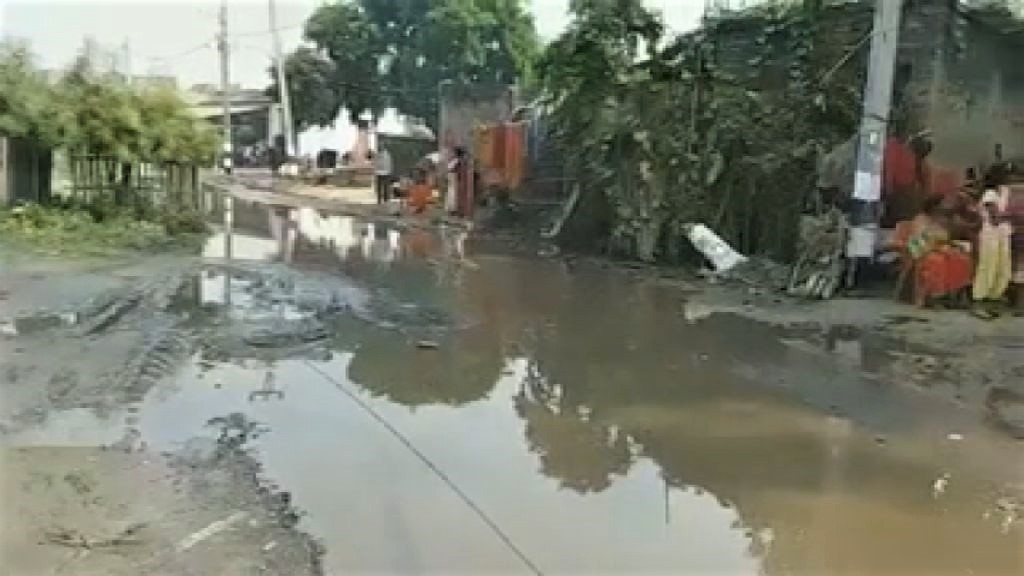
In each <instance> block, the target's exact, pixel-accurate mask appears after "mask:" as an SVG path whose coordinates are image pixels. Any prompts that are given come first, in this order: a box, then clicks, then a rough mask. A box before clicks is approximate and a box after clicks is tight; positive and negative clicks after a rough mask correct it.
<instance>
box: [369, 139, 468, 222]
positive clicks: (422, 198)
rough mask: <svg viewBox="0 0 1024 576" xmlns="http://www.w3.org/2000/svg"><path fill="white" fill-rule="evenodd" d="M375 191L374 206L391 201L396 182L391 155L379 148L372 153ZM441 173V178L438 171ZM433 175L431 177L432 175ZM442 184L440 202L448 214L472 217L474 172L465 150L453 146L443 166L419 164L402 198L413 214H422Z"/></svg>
mask: <svg viewBox="0 0 1024 576" xmlns="http://www.w3.org/2000/svg"><path fill="white" fill-rule="evenodd" d="M371 160H372V161H373V170H374V189H375V191H376V196H377V203H378V204H384V203H386V202H389V201H390V200H391V199H392V196H393V191H394V189H395V184H396V182H398V179H397V178H396V177H395V174H394V163H393V161H392V158H391V154H390V152H389V151H388V150H387V149H385V148H381V149H379V150H377V152H376V153H374V154H373V156H372V158H371ZM442 170H443V172H444V178H443V179H442V178H440V177H439V176H440V174H439V172H441V171H442ZM431 173H433V174H431ZM441 181H443V183H444V189H443V191H441V194H440V196H441V200H442V204H443V207H444V210H445V212H446V213H447V214H451V215H456V216H460V217H462V218H469V217H471V216H472V214H473V203H474V194H473V192H474V188H475V185H476V172H475V170H474V169H473V164H472V162H471V160H470V156H469V153H468V152H467V151H466V149H465V148H462V147H456V148H454V149H453V150H452V152H451V157H450V158H449V159H448V161H447V163H446V164H445V165H444V166H437V165H433V164H431V165H429V166H428V165H427V163H424V162H421V163H419V164H417V165H416V166H415V167H414V168H413V170H412V175H411V179H409V181H408V182H407V183H406V184H405V185H403V186H400V188H401V195H402V197H403V198H404V199H405V200H406V203H407V205H408V206H409V208H411V209H412V210H413V212H415V213H420V212H423V211H424V210H425V209H426V207H427V206H428V205H430V203H431V202H433V185H434V184H436V183H438V182H441Z"/></svg>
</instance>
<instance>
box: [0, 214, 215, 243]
mask: <svg viewBox="0 0 1024 576" xmlns="http://www.w3.org/2000/svg"><path fill="white" fill-rule="evenodd" d="M136 216H137V214H136V213H135V211H132V210H127V209H123V208H117V207H114V206H106V207H103V206H99V205H92V206H89V207H88V208H86V207H79V206H73V205H69V206H53V207H44V206H39V205H37V204H27V205H24V206H18V207H15V208H11V209H3V210H0V236H2V237H3V238H4V240H5V242H10V243H15V244H23V245H25V246H27V247H29V248H31V249H35V250H39V251H42V252H46V253H52V254H59V253H63V254H72V255H82V254H97V255H101V254H109V253H115V252H120V251H125V250H144V251H148V250H156V249H166V248H174V247H179V248H194V247H195V246H196V244H197V243H198V241H199V238H200V236H199V235H198V234H192V233H191V232H198V231H199V230H196V229H195V227H194V226H193V227H192V228H191V229H187V230H186V229H172V227H171V226H170V225H167V224H166V223H161V222H157V221H151V220H145V219H139V218H137V217H136ZM163 217H167V218H174V219H179V218H182V217H181V216H180V215H173V216H172V214H171V212H170V211H168V212H167V214H165V215H157V219H160V218H163Z"/></svg>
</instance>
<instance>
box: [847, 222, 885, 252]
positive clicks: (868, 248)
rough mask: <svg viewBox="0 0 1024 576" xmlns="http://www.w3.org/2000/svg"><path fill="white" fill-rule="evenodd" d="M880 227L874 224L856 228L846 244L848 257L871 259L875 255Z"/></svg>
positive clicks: (851, 231) (852, 230)
mask: <svg viewBox="0 0 1024 576" xmlns="http://www.w3.org/2000/svg"><path fill="white" fill-rule="evenodd" d="M877 238H878V227H877V226H875V225H873V224H867V225H864V226H854V227H852V228H850V235H849V237H848V238H847V242H846V255H847V256H848V257H850V258H871V257H872V256H874V255H875V244H876V242H877Z"/></svg>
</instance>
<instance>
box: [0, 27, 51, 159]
mask: <svg viewBox="0 0 1024 576" xmlns="http://www.w3.org/2000/svg"><path fill="white" fill-rule="evenodd" d="M60 119H61V118H60V113H59V109H58V106H57V102H56V95H55V94H54V91H53V89H52V88H51V87H50V86H49V84H47V82H46V78H45V77H44V76H43V74H42V73H41V72H40V71H39V70H38V69H36V68H35V67H34V66H33V65H32V61H31V56H30V54H29V52H28V49H27V48H26V47H25V46H24V45H20V44H13V43H7V42H5V43H2V44H0V134H2V135H5V136H11V137H16V138H30V139H33V140H36V141H39V142H41V143H44V144H53V143H56V142H57V141H58V140H59V126H60Z"/></svg>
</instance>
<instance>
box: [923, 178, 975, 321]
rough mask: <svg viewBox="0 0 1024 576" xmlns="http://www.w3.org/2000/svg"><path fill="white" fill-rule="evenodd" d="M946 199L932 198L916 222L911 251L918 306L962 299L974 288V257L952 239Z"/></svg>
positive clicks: (928, 200)
mask: <svg viewBox="0 0 1024 576" xmlns="http://www.w3.org/2000/svg"><path fill="white" fill-rule="evenodd" d="M949 224H950V222H949V217H948V215H947V214H946V213H945V211H944V210H942V197H940V196H931V197H929V198H928V199H927V200H925V202H924V207H923V210H922V211H921V213H920V214H918V215H917V216H916V217H915V218H914V219H913V220H912V221H911V224H910V227H909V230H908V232H909V237H908V238H907V252H908V253H909V255H910V257H911V258H912V259H913V273H914V276H913V279H914V298H913V299H914V303H915V304H917V305H919V306H924V305H926V304H928V303H929V302H930V301H932V300H934V299H936V298H942V297H947V298H954V299H955V298H959V297H962V296H964V294H965V291H966V289H967V287H969V286H970V285H971V277H972V276H973V274H974V266H973V263H972V261H971V257H970V255H969V254H968V253H967V252H965V251H964V250H962V249H961V248H959V247H958V246H957V245H956V244H955V243H954V242H953V240H952V238H951V236H950V230H949Z"/></svg>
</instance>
